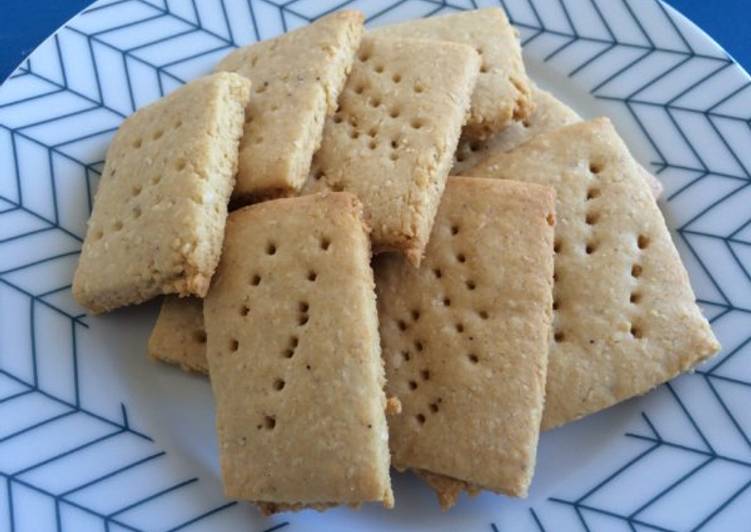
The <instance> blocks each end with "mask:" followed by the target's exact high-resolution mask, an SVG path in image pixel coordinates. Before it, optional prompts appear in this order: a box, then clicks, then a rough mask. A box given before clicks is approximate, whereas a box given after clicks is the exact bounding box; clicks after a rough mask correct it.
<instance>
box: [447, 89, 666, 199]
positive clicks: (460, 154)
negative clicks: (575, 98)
mask: <svg viewBox="0 0 751 532" xmlns="http://www.w3.org/2000/svg"><path fill="white" fill-rule="evenodd" d="M530 86H531V89H532V103H533V109H534V111H533V112H532V114H530V115H529V117H528V118H526V119H525V120H523V121H521V122H514V123H512V124H509V125H508V126H507V127H506V128H505V129H504V130H503V131H501V132H500V133H496V134H495V135H492V136H490V137H488V138H487V139H485V140H477V139H473V138H471V137H470V136H468V135H463V136H462V138H461V139H459V146H458V147H457V148H456V156H455V160H454V167H453V168H452V169H451V173H452V175H460V174H461V173H462V172H464V171H466V170H468V169H469V168H472V167H473V166H475V165H477V164H479V163H480V162H481V161H482V160H483V159H485V158H487V157H489V156H491V155H493V154H494V153H499V152H504V151H511V150H513V149H514V148H516V147H517V146H519V145H521V144H524V143H525V142H527V141H528V140H529V139H531V138H532V137H534V136H536V135H539V134H540V133H545V132H547V131H553V130H555V129H558V128H561V127H563V126H567V125H570V124H574V123H576V122H581V120H582V119H581V117H580V116H579V115H578V114H576V112H575V111H574V110H573V109H571V108H570V107H569V106H568V105H566V104H565V103H563V102H562V101H560V100H558V99H557V98H556V97H555V96H553V95H552V94H551V93H549V92H548V91H545V90H542V89H540V88H539V87H538V86H537V85H535V84H534V83H533V82H531V81H530ZM641 171H642V175H643V176H644V179H646V180H647V183H648V184H649V187H650V188H651V189H652V193H653V195H654V197H655V198H659V197H660V194H662V184H661V183H660V182H659V181H658V180H657V179H656V178H655V177H654V176H653V175H652V174H650V173H649V172H648V171H647V170H646V169H644V168H641Z"/></svg>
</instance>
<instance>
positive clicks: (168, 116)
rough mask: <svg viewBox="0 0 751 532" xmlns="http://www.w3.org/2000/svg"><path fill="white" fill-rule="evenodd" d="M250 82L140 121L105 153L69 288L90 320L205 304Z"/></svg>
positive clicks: (207, 87)
mask: <svg viewBox="0 0 751 532" xmlns="http://www.w3.org/2000/svg"><path fill="white" fill-rule="evenodd" d="M249 95H250V82H249V81H248V80H247V79H245V78H243V77H241V76H238V75H237V74H230V73H227V72H222V73H219V74H213V75H211V76H207V77H204V78H200V79H198V80H196V81H192V82H191V83H188V84H187V85H185V86H184V87H181V88H180V89H177V90H176V91H175V92H173V93H172V94H170V95H169V96H167V97H166V98H163V99H161V100H159V101H157V102H156V103H153V104H151V105H149V106H147V107H144V108H142V109H140V110H138V111H136V112H135V113H134V114H133V115H131V116H130V117H129V118H127V119H126V120H125V121H124V122H123V123H122V125H121V126H120V129H119V130H118V131H117V134H116V135H115V138H114V140H113V141H112V145H111V146H110V148H109V150H108V151H107V162H106V163H105V165H104V171H103V173H102V178H101V180H100V182H99V190H98V191H97V194H96V201H95V202H94V210H93V212H92V214H91V218H90V220H89V229H88V232H87V234H86V240H85V241H84V244H83V249H82V251H81V258H80V261H79V264H78V269H77V270H76V275H75V279H74V281H73V295H74V296H75V298H76V300H77V301H78V302H79V303H80V304H81V305H83V306H84V307H86V308H88V309H89V310H91V311H92V312H103V311H107V310H112V309H114V308H117V307H121V306H124V305H129V304H134V303H141V302H143V301H146V300H147V299H150V298H152V297H155V296H157V295H159V294H175V293H176V294H179V295H183V296H185V295H197V296H201V297H202V296H204V295H205V294H206V290H207V289H208V287H209V281H210V280H211V276H212V274H213V273H214V269H215V268H216V265H217V263H218V262H219V253H220V251H221V248H222V238H223V235H224V223H225V219H226V217H227V201H228V199H229V195H230V192H231V190H232V186H233V184H234V175H235V171H236V169H237V146H238V142H239V139H240V135H241V134H242V124H243V116H244V112H245V105H246V104H247V102H248V98H249Z"/></svg>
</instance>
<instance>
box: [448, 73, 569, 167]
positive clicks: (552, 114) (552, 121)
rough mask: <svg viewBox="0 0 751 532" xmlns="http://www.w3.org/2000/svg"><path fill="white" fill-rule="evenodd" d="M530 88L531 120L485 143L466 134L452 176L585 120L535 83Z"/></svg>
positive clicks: (513, 125) (518, 124)
mask: <svg viewBox="0 0 751 532" xmlns="http://www.w3.org/2000/svg"><path fill="white" fill-rule="evenodd" d="M530 88H531V91H532V103H533V106H534V111H532V113H531V114H530V115H529V116H528V117H527V118H525V119H524V120H522V121H519V122H513V123H511V124H509V125H508V126H507V127H506V128H505V129H503V131H500V132H498V133H496V134H494V135H492V136H490V137H488V138H486V139H485V140H478V139H474V138H472V137H470V136H469V135H462V138H461V139H460V140H459V146H458V147H457V148H456V155H455V160H454V167H453V168H452V169H451V174H452V175H459V174H461V173H462V172H463V171H465V170H468V169H470V168H472V167H473V166H475V165H476V164H478V163H479V162H480V161H482V160H483V159H485V158H486V157H487V156H488V155H489V154H492V153H497V152H502V151H510V150H513V149H514V148H516V147H517V146H519V145H520V144H523V143H524V142H526V141H528V140H529V139H531V138H532V137H534V136H535V135H539V134H540V133H544V132H545V131H551V130H553V129H558V128H559V127H563V126H566V125H568V124H573V123H575V122H580V121H581V118H580V117H579V115H577V114H576V112H575V111H574V110H573V109H571V108H570V107H569V106H568V105H566V104H565V103H563V102H562V101H560V100H558V99H557V98H556V97H555V96H553V95H552V94H550V93H549V92H547V91H544V90H542V89H540V88H539V87H538V86H537V85H535V84H534V83H532V82H531V81H530Z"/></svg>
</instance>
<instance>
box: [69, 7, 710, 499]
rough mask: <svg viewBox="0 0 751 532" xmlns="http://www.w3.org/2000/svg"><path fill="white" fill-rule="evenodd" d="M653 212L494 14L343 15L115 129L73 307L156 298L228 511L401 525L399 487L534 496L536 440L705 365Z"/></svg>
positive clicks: (97, 308)
mask: <svg viewBox="0 0 751 532" xmlns="http://www.w3.org/2000/svg"><path fill="white" fill-rule="evenodd" d="M449 176H452V177H449ZM659 193H660V186H659V182H657V181H656V179H655V178H654V177H653V176H651V175H650V174H649V173H648V172H647V171H646V170H645V169H644V168H642V167H641V166H640V165H639V164H638V163H637V162H636V161H635V160H634V158H633V157H632V156H631V154H630V153H629V151H628V148H627V147H626V145H625V144H624V143H623V141H622V140H621V139H620V137H619V136H618V134H617V132H616V131H615V129H614V128H613V126H612V124H611V123H610V122H609V121H608V119H606V118H597V119H595V120H591V121H583V120H582V119H581V118H580V117H579V116H578V115H577V114H576V113H575V112H574V111H573V110H571V109H570V108H568V107H567V106H566V105H564V104H563V103H561V102H560V101H558V100H557V99H556V98H555V97H554V96H553V95H552V94H550V93H548V92H545V91H543V90H541V89H540V88H538V87H536V86H535V85H534V84H533V83H532V81H531V80H530V79H529V78H528V77H527V75H526V73H525V68H524V64H523V61H522V56H521V48H520V45H519V42H518V36H517V33H516V31H515V30H514V29H513V28H512V26H511V25H510V24H509V22H508V19H507V18H506V16H505V14H504V13H503V11H502V10H500V9H482V10H476V11H468V12H464V13H459V14H452V15H448V16H441V17H434V18H429V19H423V20H418V21H411V22H406V23H403V24H399V25H394V26H387V27H383V28H378V29H376V30H372V31H370V32H368V33H365V31H364V28H363V19H362V15H361V14H359V13H357V12H353V11H344V12H338V13H334V14H331V15H328V16H326V17H324V18H322V19H319V20H318V21H316V22H314V23H313V24H311V25H310V26H307V27H304V28H301V29H298V30H295V31H292V32H290V33H287V34H285V35H282V36H280V37H277V38H275V39H271V40H268V41H263V42H259V43H255V44H252V45H250V46H248V47H246V48H241V49H239V50H236V51H234V52H232V53H231V54H229V55H228V56H227V57H226V58H225V59H223V60H222V61H221V62H220V63H219V65H218V66H217V69H216V73H214V74H211V75H209V76H206V77H204V78H201V79H198V80H195V81H193V82H191V83H188V84H187V85H186V86H184V87H182V88H180V89H178V90H177V91H175V92H174V93H172V94H171V95H169V96H167V97H165V98H163V99H162V100H160V101H158V102H156V103H154V104H152V105H150V106H148V107H145V108H143V109H141V110H139V111H137V112H136V113H135V114H134V115H132V116H131V117H129V118H128V119H127V120H126V121H125V122H124V123H123V125H122V126H121V127H120V130H119V131H118V133H117V134H116V136H115V139H114V140H113V143H112V145H111V146H110V148H109V151H108V153H107V159H106V164H105V168H104V170H103V174H102V178H101V181H100V184H99V190H98V192H97V195H96V201H95V204H94V209H93V212H92V215H91V219H90V221H89V229H88V233H87V235H86V239H85V242H84V246H83V250H82V253H81V259H80V263H79V266H78V269H77V271H76V275H75V280H74V283H73V292H74V295H75V297H76V299H77V300H78V301H79V302H80V303H81V304H82V305H83V306H85V307H87V308H88V309H89V310H91V311H92V312H95V313H99V312H105V311H110V310H113V309H115V308H118V307H122V306H125V305H130V304H137V303H141V302H144V301H146V300H149V299H151V298H154V297H156V296H159V295H164V296H166V297H165V299H164V301H163V304H162V310H161V313H160V315H159V318H158V321H157V323H156V326H155V328H154V331H153V333H152V336H151V338H150V340H149V348H148V350H149V353H150V354H151V355H152V356H153V357H155V358H157V359H159V360H162V361H164V362H168V363H170V364H174V365H178V366H180V367H182V368H183V369H185V370H188V371H195V372H200V373H204V374H207V375H209V376H210V380H211V386H212V389H213V392H214V397H215V400H216V410H217V432H218V439H219V448H220V455H221V456H220V458H221V469H222V477H223V482H224V487H225V493H226V495H227V496H228V497H231V498H233V499H242V500H247V501H251V502H253V503H255V504H257V505H258V507H259V508H260V509H261V511H262V512H264V513H273V512H277V511H283V510H297V509H302V508H317V509H325V508H328V507H331V506H336V505H350V506H359V505H360V504H362V503H365V502H380V503H382V504H383V505H385V506H386V507H392V506H393V504H394V496H393V493H392V490H391V482H390V477H389V468H390V467H391V466H393V467H395V468H396V469H398V470H412V471H414V472H415V473H416V474H417V475H418V476H420V477H421V478H423V479H424V480H425V481H426V482H427V483H428V484H429V485H430V486H431V487H432V488H433V489H434V490H435V491H436V492H437V494H438V498H439V502H440V504H441V506H442V507H443V508H448V507H450V506H452V505H453V504H455V502H456V499H457V497H458V495H459V494H460V493H461V491H468V492H470V493H476V492H478V491H480V490H489V491H493V492H497V493H504V494H508V495H511V496H519V497H523V496H525V495H526V493H527V491H528V488H529V485H530V482H531V479H532V475H533V472H534V467H535V456H536V450H537V442H538V439H539V435H540V431H541V430H547V429H551V428H554V427H558V426H560V425H563V424H565V423H569V422H571V421H574V420H576V419H579V418H581V417H583V416H586V415H589V414H592V413H594V412H597V411H600V410H603V409H605V408H607V407H609V406H611V405H614V404H615V403H618V402H620V401H623V400H625V399H628V398H630V397H633V396H636V395H640V394H643V393H645V392H647V391H649V390H650V389H652V388H653V387H655V386H657V385H658V384H660V383H663V382H665V381H667V380H669V379H671V378H673V377H675V376H676V375H678V374H680V373H681V372H684V371H688V370H690V369H692V368H693V367H694V366H696V365H697V364H698V363H700V362H702V361H703V360H705V359H706V358H708V357H710V356H711V355H713V354H714V353H716V352H717V351H718V350H719V344H718V343H717V340H716V339H715V337H714V335H713V333H712V331H711V329H710V327H709V324H708V323H707V321H706V320H705V319H704V317H703V316H702V315H701V312H700V311H699V309H698V307H697V305H696V304H695V302H694V294H693V292H692V290H691V286H690V284H689V280H688V276H687V274H686V271H685V268H684V267H683V265H682V264H681V261H680V258H679V256H678V253H677V251H676V248H675V246H674V244H673V242H672V241H671V238H670V234H669V232H668V229H667V227H666V225H665V221H664V219H663V217H662V214H661V212H660V210H659V208H658V205H657V203H656V201H655V198H656V197H657V196H658V195H659ZM230 211H231V212H230ZM373 254H375V257H372V255H373Z"/></svg>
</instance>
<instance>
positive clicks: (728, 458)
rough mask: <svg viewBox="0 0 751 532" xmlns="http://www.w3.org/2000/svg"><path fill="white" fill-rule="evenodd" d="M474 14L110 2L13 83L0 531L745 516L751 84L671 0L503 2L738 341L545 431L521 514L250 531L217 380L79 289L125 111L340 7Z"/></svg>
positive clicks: (1, 280) (7, 140)
mask: <svg viewBox="0 0 751 532" xmlns="http://www.w3.org/2000/svg"><path fill="white" fill-rule="evenodd" d="M475 4H483V5H484V4H497V2H496V1H492V2H491V1H490V0H488V1H487V2H486V1H482V2H480V1H475V0H451V1H437V0H399V1H390V0H388V1H387V0H378V1H376V0H369V1H366V0H354V1H350V2H344V3H342V2H341V1H340V0H291V1H277V0H103V1H100V2H98V3H97V4H96V5H95V6H94V7H92V8H91V9H89V10H88V11H86V12H85V13H83V14H81V15H80V16H78V17H76V18H75V19H73V20H72V21H71V22H70V23H69V24H68V25H67V26H66V27H64V28H63V29H61V30H60V31H59V32H58V33H57V34H56V35H54V36H53V37H51V38H50V39H49V40H48V41H47V42H45V43H44V44H43V45H42V46H41V47H40V48H39V49H38V50H36V51H35V52H34V53H33V54H32V56H31V57H30V59H29V60H27V61H26V62H25V63H23V65H22V66H21V67H20V68H19V69H18V70H17V71H16V72H15V74H14V75H13V76H12V77H11V78H10V79H9V80H8V81H6V82H5V84H4V85H3V86H2V88H1V89H0V530H12V531H23V532H26V531H33V532H41V531H48V530H50V531H52V530H58V531H60V530H67V531H75V532H86V531H89V530H95V531H101V530H105V531H113V532H115V531H117V532H121V531H141V530H143V531H146V530H149V531H152V530H153V531H166V530H211V531H220V530H227V531H235V530H278V529H282V528H284V529H288V530H305V531H315V530H321V531H323V530H325V531H334V530H340V531H345V530H346V531H350V530H354V529H358V530H394V531H396V530H430V531H437V530H446V531H449V530H470V531H471V530H478V531H490V530H495V531H500V530H503V531H509V530H513V531H520V530H532V531H536V530H541V531H545V530H547V531H579V530H592V531H607V532H609V531H621V530H623V531H629V530H630V531H640V532H641V531H646V530H662V531H665V530H707V531H709V530H716V531H734V530H740V529H742V528H743V529H748V527H749V526H751V525H749V523H751V439H750V436H751V409H749V407H748V405H749V404H750V403H749V402H750V401H751V346H750V345H749V343H750V342H751V186H750V185H751V174H750V173H749V169H751V149H750V148H751V130H750V129H749V125H750V124H751V88H749V85H751V83H749V80H748V76H747V74H746V73H744V72H743V71H742V70H741V69H740V68H739V67H738V65H736V64H734V62H733V61H732V59H731V58H729V57H728V56H727V54H726V53H724V52H723V51H722V50H721V49H720V48H719V47H718V46H717V45H716V44H715V43H714V42H713V41H712V40H711V39H709V38H708V37H707V36H706V35H704V34H703V33H702V32H701V31H700V30H699V29H697V28H696V27H695V26H693V25H692V24H691V23H689V22H688V21H687V20H686V19H684V18H682V17H681V16H680V15H679V14H678V13H676V12H675V11H673V10H672V9H670V8H668V7H667V6H665V5H663V4H661V3H659V1H657V0H607V1H606V0H505V1H504V0H501V4H503V5H504V7H505V8H506V10H507V12H508V13H509V15H510V17H511V18H512V20H513V22H514V23H515V24H516V26H517V27H518V28H519V31H520V32H521V36H522V39H523V41H524V45H525V52H526V57H527V61H528V65H529V70H530V72H531V73H532V75H533V76H534V77H535V78H536V79H538V81H539V82H540V83H541V84H542V85H543V86H545V87H547V88H550V89H553V90H554V91H555V92H556V93H557V94H558V95H559V96H560V97H561V98H562V99H564V100H565V101H567V102H568V103H570V104H571V105H572V106H573V107H574V108H575V109H577V110H578V111H579V112H580V113H582V114H583V115H585V116H594V115H598V114H607V115H609V116H611V117H612V118H613V119H614V120H615V122H616V124H617V126H618V128H619V129H620V131H621V132H622V134H623V135H624V136H625V137H626V139H627V141H628V142H629V144H630V146H631V147H632V149H633V151H634V153H635V154H636V155H637V157H638V158H639V159H640V160H641V162H642V163H643V164H645V165H646V166H648V167H650V168H651V169H652V170H653V171H654V172H655V173H656V174H657V175H658V176H659V178H660V179H661V181H662V182H663V183H664V185H665V195H664V199H663V200H662V207H663V209H664V211H665V214H666V217H667V219H668V222H669V225H670V226H671V227H672V228H673V229H674V230H675V232H674V237H675V240H676V242H677V243H678V246H679V249H680V252H681V254H682V256H683V259H684V260H685V262H686V264H687V266H688V269H689V271H690V273H691V278H692V280H693V284H694V287H695V289H696V293H697V297H699V299H700V302H701V304H702V306H703V309H704V311H705V312H706V314H707V316H708V317H709V318H710V319H711V320H712V323H713V325H714V329H715V331H716V332H717V334H718V336H719V337H720V340H721V341H722V343H723V345H724V350H723V352H722V353H721V354H720V356H718V357H717V358H715V359H714V360H712V361H710V362H709V363H707V364H706V365H704V366H702V367H701V368H700V369H699V370H698V371H697V372H696V373H695V374H693V375H690V376H685V377H682V378H679V379H677V380H676V381H674V382H672V383H670V384H668V385H665V386H662V387H660V388H659V389H658V390H656V391H654V392H652V393H650V394H648V395H647V396H646V397H643V398H639V399H635V400H631V401H628V402H627V403H625V404H622V405H620V406H618V407H615V408H612V409H610V410H608V411H607V412H603V413H601V414H599V415H595V416H592V417H590V418H588V419H586V420H583V421H581V422H578V423H575V424H573V425H571V426H568V427H565V428H563V429H560V430H556V431H553V432H551V433H548V434H545V435H544V436H543V437H542V442H541V447H540V455H539V465H538V469H537V474H536V477H535V480H534V483H533V489H532V492H531V495H530V497H529V498H528V499H527V500H511V499H508V498H504V497H500V496H495V495H491V494H483V495H480V496H479V497H477V498H474V499H469V498H463V499H462V501H461V503H460V504H459V505H458V507H457V508H455V509H454V510H453V511H451V512H449V513H445V514H444V513H441V512H440V511H439V510H438V509H437V505H436V503H435V500H434V496H433V494H432V493H430V492H429V491H428V489H426V488H425V487H424V486H423V485H421V484H420V483H419V482H417V481H416V480H415V479H414V478H413V477H412V476H410V475H395V480H394V482H395V488H396V495H397V507H396V509H395V510H393V511H386V510H383V509H380V508H377V507H367V508H364V509H363V510H361V511H360V512H353V511H351V510H347V509H337V510H333V511H329V512H326V513H323V514H319V513H316V512H304V513H300V514H287V515H281V516H276V517H273V518H271V519H268V520H264V519H262V518H260V517H259V516H258V515H257V513H256V512H255V511H254V510H252V509H251V508H250V507H249V506H248V505H245V504H236V503H233V502H230V501H227V500H225V499H224V498H223V496H222V492H221V485H220V480H219V474H218V463H217V462H218V461H217V452H216V441H215V436H214V430H213V424H214V419H213V410H212V402H211V392H210V388H209V386H208V384H207V382H206V381H205V380H203V379H201V378H198V377H190V376H187V375H184V374H183V373H181V372H180V371H178V370H175V369H172V368H167V367H162V366H159V365H156V364H154V363H152V362H150V361H148V360H147V359H146V357H145V354H144V351H145V345H146V338H147V335H148V333H149V329H150V327H151V325H152V324H153V322H154V319H155V314H156V310H157V306H156V304H155V303H152V304H148V305H144V306H141V307H139V308H132V309H126V310H122V311H119V312H115V313H113V314H111V315H107V316H103V317H89V316H86V315H85V314H84V312H83V311H82V309H81V308H79V307H78V306H77V305H76V304H75V303H74V302H73V300H72V298H71V294H70V282H71V276H72V273H73V270H74V267H75V264H76V260H77V255H78V252H79V248H80V246H81V240H82V238H83V236H84V227H85V221H86V218H87V217H88V215H89V211H90V209H91V201H92V197H93V194H94V189H95V188H96V184H97V179H98V177H99V173H100V171H101V169H102V165H103V161H102V158H103V156H104V153H105V148H106V146H107V143H108V142H109V140H110V139H111V137H112V134H113V132H114V131H115V129H116V128H117V125H118V124H119V123H120V121H121V120H122V119H123V118H124V117H125V116H127V115H128V114H130V113H131V112H132V111H133V110H134V109H135V108H137V107H139V106H142V105H144V104H146V103H148V102H150V101H152V100H153V99H155V98H157V97H159V96H160V95H161V94H164V93H165V92H169V91H171V90H173V89H174V88H175V87H177V86H179V85H180V84H181V83H184V82H185V81H186V80H189V79H191V78H193V77H195V76H198V75H200V74H202V73H205V72H207V71H208V70H209V69H210V68H211V66H212V65H213V64H214V63H215V62H216V61H217V59H218V58H220V57H221V56H222V55H224V54H226V53H227V52H228V50H230V49H231V48H232V47H233V46H237V45H238V44H242V43H246V42H250V41H254V40H256V39H259V38H267V37H271V36H274V35H276V34H278V33H280V32H282V31H284V30H288V29H291V28H294V27H297V26H300V25H303V24H306V23H307V22H308V21H310V20H312V19H314V18H315V17H318V16H320V15H322V14H324V13H327V12H329V11H331V10H333V9H337V8H339V7H341V6H343V5H349V6H351V7H355V8H359V9H362V10H363V11H365V12H366V14H367V16H368V20H369V21H370V23H372V24H381V23H386V22H391V21H395V20H400V19H406V18H410V17H419V16H427V15H431V14H434V13H437V12H443V11H450V10H454V9H466V8H471V7H473V6H474V5H475Z"/></svg>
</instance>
